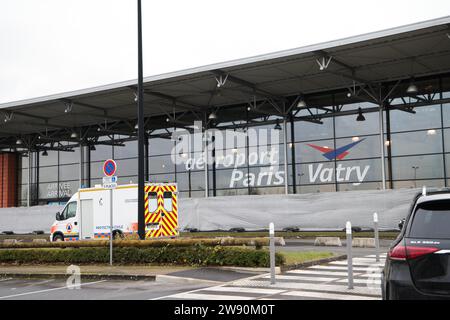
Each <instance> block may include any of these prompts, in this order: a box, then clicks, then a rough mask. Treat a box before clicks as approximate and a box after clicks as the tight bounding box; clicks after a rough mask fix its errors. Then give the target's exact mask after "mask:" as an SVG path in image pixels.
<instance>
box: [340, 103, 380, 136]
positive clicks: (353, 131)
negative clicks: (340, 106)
mask: <svg viewBox="0 0 450 320" xmlns="http://www.w3.org/2000/svg"><path fill="white" fill-rule="evenodd" d="M356 107H357V106H356ZM356 117H357V115H349V116H342V117H336V118H335V125H336V137H338V138H339V137H354V136H361V135H369V134H376V133H379V132H380V129H379V125H378V122H379V121H378V120H379V113H378V112H372V113H364V117H365V118H366V121H356Z"/></svg>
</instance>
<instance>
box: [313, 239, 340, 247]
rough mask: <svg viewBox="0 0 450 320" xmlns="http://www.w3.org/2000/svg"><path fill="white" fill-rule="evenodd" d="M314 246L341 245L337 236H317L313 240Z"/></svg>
mask: <svg viewBox="0 0 450 320" xmlns="http://www.w3.org/2000/svg"><path fill="white" fill-rule="evenodd" d="M314 245H315V246H330V247H342V242H341V239H340V238H339V237H317V238H316V240H315V241H314Z"/></svg>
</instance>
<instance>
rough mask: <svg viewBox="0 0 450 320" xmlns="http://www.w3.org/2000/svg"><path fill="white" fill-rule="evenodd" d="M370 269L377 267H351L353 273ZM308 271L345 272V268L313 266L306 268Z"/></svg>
mask: <svg viewBox="0 0 450 320" xmlns="http://www.w3.org/2000/svg"><path fill="white" fill-rule="evenodd" d="M372 269H378V267H375V268H371V267H353V271H362V272H369V271H371V270H372ZM308 270H330V271H331V270H336V271H342V270H344V271H346V270H347V266H314V267H310V268H308Z"/></svg>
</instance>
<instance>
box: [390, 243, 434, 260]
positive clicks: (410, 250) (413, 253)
mask: <svg viewBox="0 0 450 320" xmlns="http://www.w3.org/2000/svg"><path fill="white" fill-rule="evenodd" d="M436 251H439V248H434V247H413V246H404V245H402V244H398V245H396V246H395V247H394V248H393V249H392V250H391V251H390V252H389V258H390V259H392V260H407V259H416V258H419V257H421V256H424V255H427V254H430V253H433V252H436Z"/></svg>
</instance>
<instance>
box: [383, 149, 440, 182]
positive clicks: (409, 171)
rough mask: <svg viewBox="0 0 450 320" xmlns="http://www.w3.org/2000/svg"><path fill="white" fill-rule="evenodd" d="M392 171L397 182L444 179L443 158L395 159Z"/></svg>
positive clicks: (436, 156)
mask: <svg viewBox="0 0 450 320" xmlns="http://www.w3.org/2000/svg"><path fill="white" fill-rule="evenodd" d="M392 171H393V172H392V175H393V178H394V179H395V180H408V179H414V180H415V179H434V178H443V177H444V165H443V158H442V155H441V154H438V155H426V156H412V157H394V158H392Z"/></svg>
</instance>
